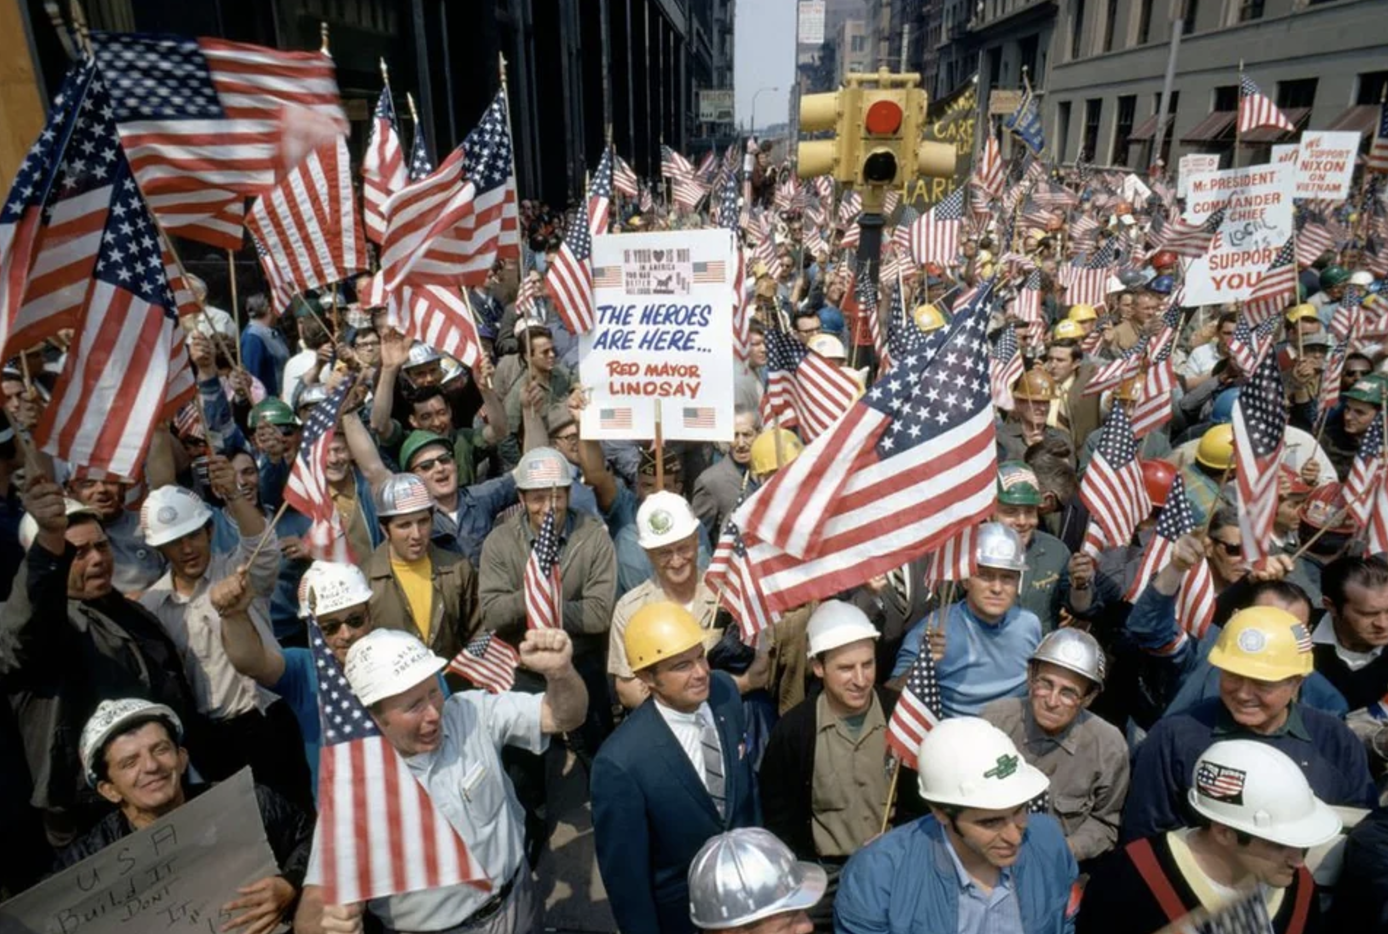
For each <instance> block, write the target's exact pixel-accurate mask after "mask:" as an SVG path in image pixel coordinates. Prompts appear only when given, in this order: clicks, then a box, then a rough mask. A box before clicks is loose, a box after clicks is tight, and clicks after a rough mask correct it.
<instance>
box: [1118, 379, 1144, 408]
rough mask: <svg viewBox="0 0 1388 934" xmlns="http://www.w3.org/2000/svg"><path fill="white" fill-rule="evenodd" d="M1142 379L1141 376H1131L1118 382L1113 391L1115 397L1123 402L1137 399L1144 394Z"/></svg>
mask: <svg viewBox="0 0 1388 934" xmlns="http://www.w3.org/2000/svg"><path fill="white" fill-rule="evenodd" d="M1142 380H1143V377H1141V376H1129V377H1128V378H1127V379H1125V380H1123V382H1121V383H1119V384H1118V388H1117V389H1115V390H1114V391H1113V397H1114V398H1115V399H1118V400H1120V401H1122V402H1133V401H1136V399H1137V397H1138V396H1140V395H1141V394H1142Z"/></svg>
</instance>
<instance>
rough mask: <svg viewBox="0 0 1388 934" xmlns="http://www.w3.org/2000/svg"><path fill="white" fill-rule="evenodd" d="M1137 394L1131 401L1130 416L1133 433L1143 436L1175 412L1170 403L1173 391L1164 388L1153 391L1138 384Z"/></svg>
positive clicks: (1155, 428)
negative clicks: (1134, 399) (1136, 397)
mask: <svg viewBox="0 0 1388 934" xmlns="http://www.w3.org/2000/svg"><path fill="white" fill-rule="evenodd" d="M1138 395H1139V398H1138V399H1137V401H1136V402H1134V403H1133V410H1132V414H1131V416H1130V417H1131V419H1132V423H1133V435H1134V436H1135V437H1138V438H1145V437H1147V436H1148V435H1149V434H1151V433H1152V432H1154V431H1156V430H1157V429H1158V428H1160V427H1161V426H1163V425H1165V424H1166V423H1167V422H1169V421H1171V417H1172V416H1173V415H1174V414H1175V412H1174V411H1173V409H1172V404H1171V398H1172V395H1173V391H1172V390H1170V389H1165V390H1161V391H1158V392H1155V393H1153V392H1150V391H1148V390H1147V389H1146V388H1144V387H1142V386H1139V387H1138Z"/></svg>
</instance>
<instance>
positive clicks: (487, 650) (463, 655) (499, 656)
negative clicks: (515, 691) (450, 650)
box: [448, 632, 520, 694]
mask: <svg viewBox="0 0 1388 934" xmlns="http://www.w3.org/2000/svg"><path fill="white" fill-rule="evenodd" d="M519 664H520V653H519V652H517V651H516V650H515V648H514V647H512V646H511V644H510V643H509V642H507V641H506V640H505V639H502V638H500V637H498V636H497V634H496V633H494V632H489V633H487V634H486V635H482V636H478V637H477V638H476V639H473V640H472V641H471V642H469V643H468V644H467V645H465V646H463V650H462V651H461V652H459V653H458V655H457V657H455V658H454V659H453V661H451V662H449V663H448V670H449V671H451V672H453V673H454V674H456V675H461V676H462V677H464V678H467V679H468V680H469V681H471V682H472V683H473V684H475V685H477V686H478V687H480V688H483V689H484V690H487V691H491V692H492V693H493V694H502V693H505V692H506V691H509V690H511V688H512V687H514V686H515V683H516V666H517V665H519Z"/></svg>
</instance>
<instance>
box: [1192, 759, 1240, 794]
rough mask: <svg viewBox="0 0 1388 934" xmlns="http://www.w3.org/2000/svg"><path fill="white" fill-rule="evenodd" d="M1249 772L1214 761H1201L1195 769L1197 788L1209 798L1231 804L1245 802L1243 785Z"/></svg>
mask: <svg viewBox="0 0 1388 934" xmlns="http://www.w3.org/2000/svg"><path fill="white" fill-rule="evenodd" d="M1247 777H1248V773H1247V772H1244V771H1242V770H1241V769H1231V768H1228V767H1227V766H1223V765H1217V764H1215V763H1213V762H1201V763H1200V767H1199V768H1198V769H1196V770H1195V789H1196V791H1198V792H1199V793H1200V794H1202V795H1204V796H1205V797H1207V798H1215V799H1217V800H1219V801H1225V802H1228V803H1229V804H1243V786H1244V781H1245V779H1246V778H1247Z"/></svg>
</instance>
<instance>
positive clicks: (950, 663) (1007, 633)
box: [892, 600, 1041, 717]
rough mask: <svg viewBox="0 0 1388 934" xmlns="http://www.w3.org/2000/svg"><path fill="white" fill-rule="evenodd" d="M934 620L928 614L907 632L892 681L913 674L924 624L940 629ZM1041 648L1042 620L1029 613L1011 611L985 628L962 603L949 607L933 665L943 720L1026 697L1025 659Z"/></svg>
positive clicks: (1015, 609)
mask: <svg viewBox="0 0 1388 934" xmlns="http://www.w3.org/2000/svg"><path fill="white" fill-rule="evenodd" d="M938 619H939V614H938V613H931V614H930V615H928V616H926V617H925V618H924V619H922V620H920V621H919V622H917V623H916V624H915V625H914V626H912V627H911V628H910V630H909V631H908V632H907V633H906V638H905V640H904V641H903V642H902V643H901V651H900V652H898V653H897V656H896V667H895V668H893V669H892V677H893V678H897V677H900V676H901V675H904V674H906V673H907V672H908V671H910V670H911V666H912V665H913V664H914V663H915V661H916V656H917V655H919V654H920V647H921V639H922V637H923V636H924V634H925V627H926V625H927V624H930V625H938ZM1040 643H1041V620H1040V619H1038V618H1037V616H1036V614H1035V613H1032V612H1031V611H1030V610H1023V609H1021V608H1020V607H1017V606H1014V607H1012V608H1011V609H1009V610H1008V611H1007V612H1006V613H1005V614H1003V617H1002V619H1001V620H999V621H998V622H996V623H988V622H984V621H983V620H981V619H979V618H978V617H977V616H975V615H974V613H973V611H972V610H970V609H969V605H968V601H966V600H961V601H959V602H958V603H956V604H954V605H953V606H951V607H950V608H949V614H948V615H947V616H946V618H945V656H944V658H942V659H940V660H939V661H937V662H936V663H935V673H936V675H937V677H938V678H939V682H940V700H941V706H942V707H943V709H944V714H945V716H946V717H959V716H969V717H976V716H978V715H979V713H980V712H981V711H982V710H983V708H984V707H985V706H987V705H988V704H990V703H992V702H993V701H995V700H999V699H1000V698H1003V697H1022V696H1025V694H1026V692H1027V660H1028V659H1030V658H1031V654H1032V653H1033V652H1034V651H1036V647H1037V646H1038V645H1039V644H1040Z"/></svg>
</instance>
